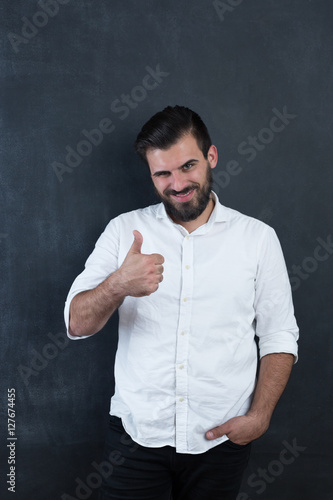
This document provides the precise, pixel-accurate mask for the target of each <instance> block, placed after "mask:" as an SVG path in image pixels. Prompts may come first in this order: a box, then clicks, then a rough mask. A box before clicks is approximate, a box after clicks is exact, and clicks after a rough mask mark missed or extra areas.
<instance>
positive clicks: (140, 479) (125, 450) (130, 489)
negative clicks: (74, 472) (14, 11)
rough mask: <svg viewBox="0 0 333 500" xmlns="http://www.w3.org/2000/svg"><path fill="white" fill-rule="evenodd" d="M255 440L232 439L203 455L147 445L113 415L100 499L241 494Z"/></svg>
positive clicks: (227, 498)
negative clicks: (242, 443) (248, 442)
mask: <svg viewBox="0 0 333 500" xmlns="http://www.w3.org/2000/svg"><path fill="white" fill-rule="evenodd" d="M250 448H251V445H246V446H240V445H237V444H234V443H232V442H230V441H226V442H224V443H222V444H220V445H218V446H216V447H214V448H212V449H211V450H209V451H207V452H205V453H200V454H198V455H190V454H185V453H176V451H175V448H173V447H171V446H163V447H161V448H147V447H144V446H141V445H139V444H137V443H135V442H134V441H133V440H132V439H131V437H130V436H129V435H128V434H127V433H126V432H125V430H124V428H123V426H122V423H121V419H120V418H118V417H115V416H111V417H110V424H109V429H108V434H107V439H106V443H105V450H104V457H103V461H102V463H101V471H103V473H102V475H103V483H102V485H101V488H100V497H99V498H100V500H107V499H108V500H109V499H113V500H123V499H127V500H236V497H237V493H238V491H239V489H240V486H241V480H242V476H243V473H244V470H245V468H246V466H247V463H248V460H249V456H250Z"/></svg>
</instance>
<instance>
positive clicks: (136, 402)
mask: <svg viewBox="0 0 333 500" xmlns="http://www.w3.org/2000/svg"><path fill="white" fill-rule="evenodd" d="M215 198H216V204H215V207H214V210H213V212H212V214H211V216H210V218H209V220H208V222H207V223H206V224H204V225H202V226H200V227H199V228H198V229H196V230H195V231H194V232H192V233H191V234H189V233H188V232H187V231H186V229H184V228H183V227H182V226H181V225H178V224H175V223H174V222H172V220H171V219H170V218H169V216H168V215H167V214H166V212H165V208H164V206H163V204H162V203H161V204H157V205H153V206H150V207H147V208H144V209H140V210H135V211H132V212H129V213H126V214H122V215H120V216H118V217H117V218H115V219H113V220H112V221H111V222H110V223H109V224H108V225H107V227H106V229H105V231H104V232H103V233H102V235H101V236H100V238H99V239H98V241H97V243H96V246H95V249H94V251H93V252H92V254H91V255H90V256H89V258H88V260H87V262H86V265H85V269H84V271H83V272H82V273H81V274H80V275H79V276H78V277H77V278H76V280H75V281H74V283H73V285H72V287H71V289H70V291H69V294H68V297H67V301H66V305H65V321H66V326H67V330H68V321H69V307H70V302H71V300H72V298H73V297H74V296H75V295H76V294H77V293H79V292H81V291H83V290H88V289H93V288H95V287H96V286H97V285H98V284H99V283H101V282H102V281H104V280H105V279H106V278H107V276H109V275H110V274H111V273H113V272H114V271H115V270H117V269H118V268H119V266H120V265H121V264H122V262H123V260H124V259H125V257H126V254H127V252H128V250H129V249H130V247H131V245H132V243H133V234H132V231H133V229H137V230H138V231H140V232H141V234H142V235H143V246H142V253H145V254H151V253H159V254H161V255H163V256H164V258H165V263H164V273H163V276H164V279H163V281H162V282H161V283H160V286H159V288H158V290H157V291H156V292H155V293H153V294H151V295H150V296H148V297H140V298H135V297H126V298H125V300H124V302H123V304H122V305H121V306H120V308H119V343H118V350H117V353H116V360H115V394H114V395H113V396H112V398H111V408H110V414H112V415H117V416H118V417H121V419H122V422H123V425H124V428H125V430H126V431H127V433H128V434H129V435H130V436H131V437H132V439H133V440H134V441H135V442H137V443H139V444H141V445H143V446H147V447H160V446H165V445H170V446H173V447H175V448H176V451H177V452H179V453H191V454H197V453H202V452H205V451H206V450H208V449H210V448H213V447H214V446H217V445H218V444H220V443H222V442H223V441H225V440H227V439H228V438H227V437H226V436H222V437H221V438H218V439H216V440H213V441H210V440H207V439H206V437H205V433H206V431H207V430H209V429H211V428H213V427H216V426H218V425H221V424H222V423H224V422H226V421H227V420H229V419H230V418H232V417H235V416H238V415H244V414H245V413H246V412H247V410H248V409H249V406H250V403H251V397H252V394H253V391H254V388H255V383H256V369H257V347H256V343H255V340H254V336H255V335H257V336H258V338H259V350H260V357H262V356H265V355H266V354H270V353H277V352H284V353H291V354H293V355H294V356H295V359H296V360H297V339H298V328H297V324H296V321H295V318H294V313H293V305H292V298H291V289H290V284H289V279H288V274H287V270H286V266H285V262H284V259H283V254H282V251H281V247H280V244H279V241H278V239H277V236H276V234H275V232H274V230H273V229H272V228H270V227H269V226H267V225H266V224H264V223H263V222H261V221H258V220H256V219H253V218H251V217H247V216H245V215H243V214H241V213H239V212H237V211H235V210H232V209H230V208H226V207H224V206H222V205H221V204H220V203H219V202H218V198H217V196H216V195H215ZM68 336H69V337H70V338H72V339H74V340H77V339H79V338H80V337H72V336H71V335H70V334H69V333H68ZM81 338H85V337H81Z"/></svg>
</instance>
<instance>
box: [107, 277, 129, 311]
mask: <svg viewBox="0 0 333 500" xmlns="http://www.w3.org/2000/svg"><path fill="white" fill-rule="evenodd" d="M106 285H107V293H108V295H109V296H110V295H111V296H112V297H113V298H114V301H115V303H116V304H117V307H119V306H120V305H121V304H122V303H123V301H124V299H125V297H127V295H128V294H127V293H126V289H125V287H124V282H123V279H122V277H121V272H120V270H119V269H118V270H117V271H115V272H114V273H112V274H111V275H110V276H109V277H108V278H107V280H106Z"/></svg>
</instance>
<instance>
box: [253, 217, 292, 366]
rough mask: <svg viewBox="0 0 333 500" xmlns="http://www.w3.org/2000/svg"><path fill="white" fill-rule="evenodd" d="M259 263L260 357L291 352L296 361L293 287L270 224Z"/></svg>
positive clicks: (256, 305) (260, 252)
mask: <svg viewBox="0 0 333 500" xmlns="http://www.w3.org/2000/svg"><path fill="white" fill-rule="evenodd" d="M257 262H258V266H257V276H256V283H255V302H254V308H255V319H256V334H257V336H258V338H259V353H260V358H262V357H263V356H265V355H266V354H272V353H290V354H293V355H294V358H295V363H296V362H297V360H298V346H297V340H298V336H299V330H298V326H297V323H296V319H295V316H294V307H293V302H292V295H291V286H290V282H289V278H288V272H287V268H286V264H285V261H284V257H283V253H282V249H281V246H280V242H279V240H278V238H277V236H276V233H275V231H274V229H272V228H271V227H269V226H266V231H265V233H264V236H263V238H262V239H261V241H260V242H259V244H258V260H257Z"/></svg>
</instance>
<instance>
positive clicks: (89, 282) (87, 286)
mask: <svg viewBox="0 0 333 500" xmlns="http://www.w3.org/2000/svg"><path fill="white" fill-rule="evenodd" d="M117 222H118V221H117V219H113V220H112V221H111V222H109V224H108V225H107V226H106V228H105V230H104V232H103V233H102V234H101V236H100V237H99V238H98V240H97V242H96V245H95V248H94V250H93V252H92V253H91V254H90V256H89V257H88V259H87V261H86V263H85V268H84V270H83V271H82V273H81V274H79V275H78V276H77V278H76V279H75V280H74V282H73V284H72V286H71V288H70V290H69V292H68V296H67V299H66V302H65V309H64V317H65V324H66V330H67V336H68V337H69V338H70V339H72V340H80V339H85V338H87V336H82V337H74V336H72V335H71V334H70V333H69V331H68V328H69V311H70V304H71V301H72V300H73V298H74V297H75V295H77V294H78V293H80V292H83V291H85V290H92V289H94V288H96V287H97V286H98V285H99V284H100V283H102V282H103V281H104V280H105V279H106V278H107V277H108V276H110V274H112V273H113V272H114V271H116V270H117V269H118V248H119V231H118V223H117Z"/></svg>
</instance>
